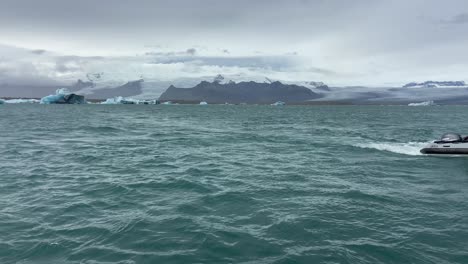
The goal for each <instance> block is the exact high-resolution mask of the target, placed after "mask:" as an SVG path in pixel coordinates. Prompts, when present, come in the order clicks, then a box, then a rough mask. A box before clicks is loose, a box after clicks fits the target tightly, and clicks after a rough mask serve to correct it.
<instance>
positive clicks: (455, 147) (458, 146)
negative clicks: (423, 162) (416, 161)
mask: <svg viewBox="0 0 468 264" xmlns="http://www.w3.org/2000/svg"><path fill="white" fill-rule="evenodd" d="M420 152H421V153H422V154H440V155H468V142H462V143H431V144H429V145H427V146H425V147H424V148H423V149H421V150H420Z"/></svg>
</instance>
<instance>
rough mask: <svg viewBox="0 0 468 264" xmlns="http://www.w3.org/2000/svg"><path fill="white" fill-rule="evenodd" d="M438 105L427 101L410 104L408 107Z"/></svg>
mask: <svg viewBox="0 0 468 264" xmlns="http://www.w3.org/2000/svg"><path fill="white" fill-rule="evenodd" d="M431 105H436V104H435V103H434V101H426V102H421V103H409V104H408V106H431Z"/></svg>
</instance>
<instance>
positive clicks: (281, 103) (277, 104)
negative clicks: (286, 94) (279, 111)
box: [271, 101, 286, 106]
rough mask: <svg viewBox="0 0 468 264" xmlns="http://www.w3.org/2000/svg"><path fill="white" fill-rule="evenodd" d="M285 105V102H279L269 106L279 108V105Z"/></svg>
mask: <svg viewBox="0 0 468 264" xmlns="http://www.w3.org/2000/svg"><path fill="white" fill-rule="evenodd" d="M285 104H286V103H285V102H281V101H278V102H276V103H274V104H271V105H274V106H281V105H285Z"/></svg>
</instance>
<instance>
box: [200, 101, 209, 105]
mask: <svg viewBox="0 0 468 264" xmlns="http://www.w3.org/2000/svg"><path fill="white" fill-rule="evenodd" d="M207 104H208V103H207V102H205V101H203V102H200V105H207Z"/></svg>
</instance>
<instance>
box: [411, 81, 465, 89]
mask: <svg viewBox="0 0 468 264" xmlns="http://www.w3.org/2000/svg"><path fill="white" fill-rule="evenodd" d="M443 87H450V88H456V87H459V88H467V87H468V85H467V84H466V83H465V82H464V81H426V82H422V83H417V82H411V83H407V84H405V85H403V88H443Z"/></svg>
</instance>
